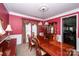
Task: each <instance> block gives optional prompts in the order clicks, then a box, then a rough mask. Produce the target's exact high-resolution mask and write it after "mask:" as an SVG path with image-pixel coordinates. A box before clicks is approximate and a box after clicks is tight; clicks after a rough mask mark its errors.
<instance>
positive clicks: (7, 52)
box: [0, 39, 16, 56]
mask: <svg viewBox="0 0 79 59" xmlns="http://www.w3.org/2000/svg"><path fill="white" fill-rule="evenodd" d="M0 48H1V49H2V50H1V51H2V52H3V54H2V56H15V55H16V39H11V40H9V43H8V42H7V41H6V40H4V41H3V42H2V43H1V44H0Z"/></svg>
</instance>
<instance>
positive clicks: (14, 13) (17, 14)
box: [9, 11, 44, 21]
mask: <svg viewBox="0 0 79 59" xmlns="http://www.w3.org/2000/svg"><path fill="white" fill-rule="evenodd" d="M9 14H10V15H16V16H21V17H26V18H32V19H35V20H40V21H44V20H43V19H41V18H36V17H32V16H27V15H23V14H20V13H16V12H12V11H10V12H9Z"/></svg>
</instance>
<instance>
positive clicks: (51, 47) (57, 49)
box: [38, 37, 73, 56]
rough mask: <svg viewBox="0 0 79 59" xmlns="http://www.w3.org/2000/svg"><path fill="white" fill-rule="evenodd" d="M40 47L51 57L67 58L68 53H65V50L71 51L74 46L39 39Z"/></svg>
mask: <svg viewBox="0 0 79 59" xmlns="http://www.w3.org/2000/svg"><path fill="white" fill-rule="evenodd" d="M38 39H39V46H40V47H41V48H42V49H43V50H44V51H45V52H47V53H48V54H49V55H50V56H62V55H63V56H67V52H66V51H64V50H65V49H66V50H67V49H71V48H73V47H72V46H70V45H68V44H62V45H61V43H60V42H57V41H52V42H51V43H50V42H49V41H46V40H45V39H44V38H41V37H39V38H38Z"/></svg>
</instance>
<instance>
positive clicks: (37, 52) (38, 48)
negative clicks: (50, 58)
mask: <svg viewBox="0 0 79 59" xmlns="http://www.w3.org/2000/svg"><path fill="white" fill-rule="evenodd" d="M39 43H40V42H39V40H38V39H37V38H36V42H35V50H36V56H44V55H46V52H45V51H44V50H42V49H41V48H40V46H39Z"/></svg>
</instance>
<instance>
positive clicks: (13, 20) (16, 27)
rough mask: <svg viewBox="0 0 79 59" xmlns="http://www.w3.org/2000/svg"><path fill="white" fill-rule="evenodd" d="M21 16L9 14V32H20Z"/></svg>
mask: <svg viewBox="0 0 79 59" xmlns="http://www.w3.org/2000/svg"><path fill="white" fill-rule="evenodd" d="M21 18H22V17H19V16H15V15H9V23H10V24H11V27H12V32H11V34H21V33H22V19H21Z"/></svg>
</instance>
